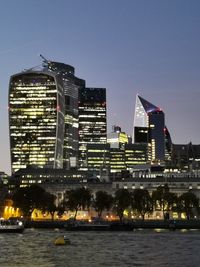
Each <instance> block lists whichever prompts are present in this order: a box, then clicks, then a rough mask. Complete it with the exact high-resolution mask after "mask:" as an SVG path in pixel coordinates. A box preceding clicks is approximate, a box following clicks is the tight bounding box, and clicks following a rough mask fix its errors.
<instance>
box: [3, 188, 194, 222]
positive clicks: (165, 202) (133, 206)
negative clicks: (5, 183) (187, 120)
mask: <svg viewBox="0 0 200 267" xmlns="http://www.w3.org/2000/svg"><path fill="white" fill-rule="evenodd" d="M6 197H7V196H6ZM9 197H10V198H11V199H12V201H13V206H14V207H18V208H20V210H21V211H22V213H23V215H24V217H25V218H27V219H30V218H31V214H32V212H33V210H34V209H39V210H41V211H43V212H48V213H50V214H51V218H52V220H53V219H54V215H55V212H57V214H58V215H59V216H62V214H63V213H64V212H65V211H72V212H74V220H76V217H77V213H78V211H80V210H88V211H89V210H90V208H93V209H94V210H95V211H96V213H97V216H98V217H99V218H101V217H102V213H103V211H110V212H114V214H116V215H117V216H118V217H119V220H120V221H121V222H122V221H123V220H124V214H125V211H126V214H134V215H135V216H136V217H138V218H142V219H143V220H144V219H145V216H146V215H150V214H152V213H153V212H154V211H161V212H162V215H163V218H164V219H168V218H169V214H170V212H177V213H178V214H181V213H185V215H186V217H187V219H191V218H194V216H195V215H198V214H199V199H198V198H197V197H196V195H195V194H193V193H192V192H190V191H188V192H186V193H183V194H182V195H180V196H178V195H177V194H175V193H172V192H170V190H169V187H168V185H167V184H166V185H164V186H159V187H157V189H156V190H155V191H153V192H152V194H150V193H149V191H148V190H146V189H135V190H133V191H131V192H130V191H128V190H127V189H118V190H117V191H116V192H115V194H114V196H112V195H110V194H108V193H107V192H104V191H98V192H96V194H95V195H93V194H92V192H91V191H90V190H89V189H88V188H84V187H82V188H77V189H72V190H67V191H66V192H65V194H64V198H63V201H62V202H61V203H59V204H58V205H56V204H55V203H56V197H55V196H54V195H52V194H50V193H48V192H46V191H45V190H44V189H43V188H41V187H40V186H38V185H32V186H30V187H22V188H17V189H16V190H15V191H14V192H13V193H12V195H10V196H9ZM2 201H3V200H2ZM126 217H127V216H126ZM128 218H131V217H130V216H128Z"/></svg>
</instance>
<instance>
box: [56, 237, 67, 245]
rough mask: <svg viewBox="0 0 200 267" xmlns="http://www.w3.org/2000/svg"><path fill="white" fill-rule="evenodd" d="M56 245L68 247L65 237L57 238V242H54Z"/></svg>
mask: <svg viewBox="0 0 200 267" xmlns="http://www.w3.org/2000/svg"><path fill="white" fill-rule="evenodd" d="M54 244H55V245H57V246H60V245H66V242H65V239H64V237H62V236H60V237H57V238H56V240H55V241H54Z"/></svg>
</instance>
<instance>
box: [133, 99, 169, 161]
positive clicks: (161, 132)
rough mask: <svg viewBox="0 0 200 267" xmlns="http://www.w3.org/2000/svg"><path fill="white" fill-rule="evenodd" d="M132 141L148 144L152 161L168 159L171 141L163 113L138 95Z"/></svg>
mask: <svg viewBox="0 0 200 267" xmlns="http://www.w3.org/2000/svg"><path fill="white" fill-rule="evenodd" d="M133 142H134V143H147V144H148V146H149V152H150V153H149V155H150V160H151V162H152V163H153V162H156V163H161V162H164V161H165V160H169V159H170V154H171V145H172V142H171V137H170V134H169V131H168V130H167V127H166V126H165V114H164V112H163V111H162V110H161V109H160V108H159V107H157V106H155V105H153V104H151V103H150V102H148V101H147V100H145V99H144V98H142V97H141V96H139V95H137V97H136V105H135V115H134V127H133Z"/></svg>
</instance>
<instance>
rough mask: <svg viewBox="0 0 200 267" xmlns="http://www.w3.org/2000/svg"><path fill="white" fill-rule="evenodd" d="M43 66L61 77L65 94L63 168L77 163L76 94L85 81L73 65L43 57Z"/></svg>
mask: <svg viewBox="0 0 200 267" xmlns="http://www.w3.org/2000/svg"><path fill="white" fill-rule="evenodd" d="M44 64H45V67H46V68H47V69H48V70H49V71H52V72H55V73H57V74H58V75H60V76H61V77H62V80H63V87H64V95H65V134H64V151H63V168H64V169H69V168H72V167H77V165H78V150H79V145H78V139H79V136H78V135H79V133H78V124H79V122H78V120H79V119H78V95H79V90H80V89H82V88H85V81H84V80H82V79H79V78H77V77H76V76H75V70H74V67H72V66H70V65H67V64H64V63H60V62H54V61H47V60H46V59H44Z"/></svg>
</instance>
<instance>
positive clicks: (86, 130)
mask: <svg viewBox="0 0 200 267" xmlns="http://www.w3.org/2000/svg"><path fill="white" fill-rule="evenodd" d="M106 140H107V119H106V89H105V88H82V89H80V90H79V167H80V168H81V169H83V170H86V169H87V145H88V144H106Z"/></svg>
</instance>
